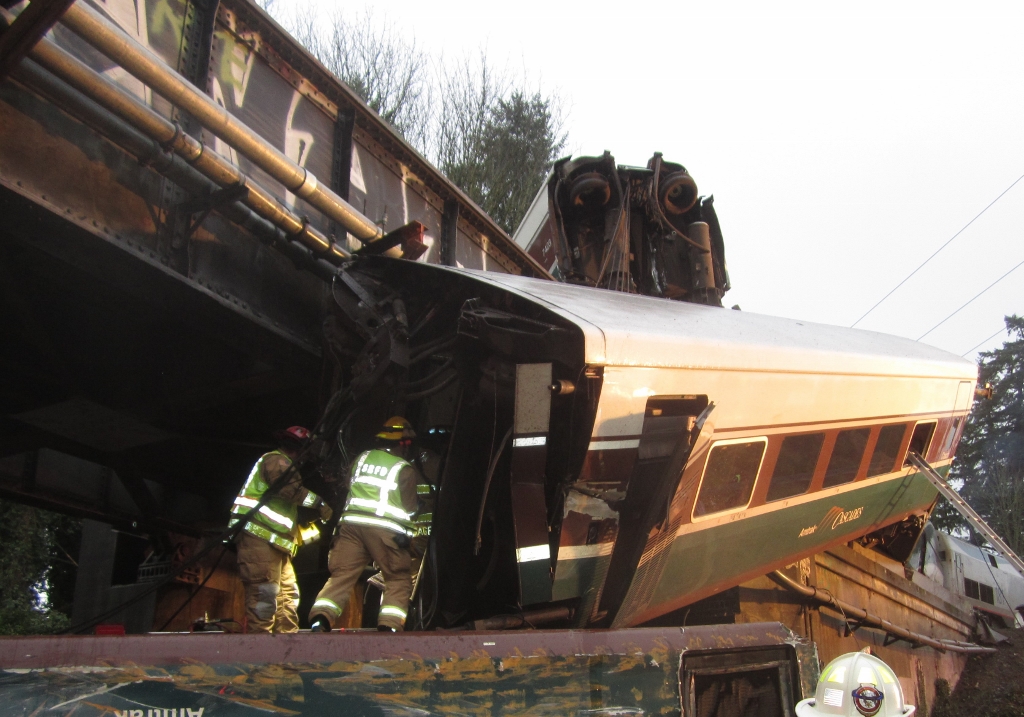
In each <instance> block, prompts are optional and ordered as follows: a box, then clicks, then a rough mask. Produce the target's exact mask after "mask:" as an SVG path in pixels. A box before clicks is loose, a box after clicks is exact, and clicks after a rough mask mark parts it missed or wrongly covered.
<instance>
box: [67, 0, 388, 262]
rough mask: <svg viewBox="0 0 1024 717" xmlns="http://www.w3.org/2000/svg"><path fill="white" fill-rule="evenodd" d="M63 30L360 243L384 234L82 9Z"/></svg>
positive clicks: (140, 48)
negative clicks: (184, 114) (97, 52)
mask: <svg viewBox="0 0 1024 717" xmlns="http://www.w3.org/2000/svg"><path fill="white" fill-rule="evenodd" d="M61 22H62V24H64V25H65V26H67V27H68V28H69V29H70V30H72V31H73V32H74V33H75V34H77V35H78V36H80V37H81V38H82V39H83V40H85V41H86V42H88V43H89V44H90V45H92V46H93V47H95V48H96V49H97V50H99V51H100V52H102V53H103V54H105V55H106V56H107V57H109V58H110V59H112V60H114V61H115V62H116V63H117V64H119V65H121V67H123V68H124V69H125V70H127V71H128V72H129V73H131V74H132V75H134V76H135V77H137V78H138V79H139V80H141V81H142V82H143V83H144V84H146V85H148V86H150V87H151V88H152V89H153V90H154V91H155V92H157V93H158V94H160V95H162V96H163V97H164V99H166V100H167V101H168V102H170V103H171V104H173V105H175V106H177V107H179V108H180V109H182V110H184V111H185V112H188V113H189V114H190V115H192V116H193V117H195V119H196V120H197V121H198V122H199V123H200V124H201V125H203V126H204V127H206V129H208V130H210V132H212V133H213V134H215V135H217V136H218V137H220V138H221V139H223V140H224V141H225V142H227V143H228V144H229V145H231V146H232V147H233V148H235V149H236V150H237V151H238V152H240V153H241V154H243V155H245V156H246V157H248V158H249V159H250V160H251V161H252V162H253V163H254V164H255V165H256V166H258V167H259V168H260V169H262V170H263V171H265V172H266V173H267V174H269V175H270V176H271V177H273V178H274V179H276V180H277V181H279V182H281V184H283V185H284V186H285V188H286V189H288V191H290V192H292V193H293V194H295V195H296V196H297V197H301V198H302V199H304V200H306V201H307V202H309V203H310V204H311V205H312V206H314V207H316V208H317V209H319V210H320V211H322V212H323V213H324V214H326V215H327V216H328V217H329V218H330V219H332V220H334V221H336V222H338V224H340V225H341V226H342V227H344V229H345V230H346V231H348V232H349V233H350V234H352V235H353V236H354V237H355V238H356V239H358V240H359V241H361V242H363V243H368V242H372V241H375V240H377V239H380V238H381V237H382V236H383V235H384V231H383V229H381V228H380V227H379V226H377V225H376V224H375V223H374V222H373V221H371V220H370V219H369V218H368V217H366V216H365V215H363V214H362V213H361V212H359V211H358V210H357V209H356V208H355V207H353V206H352V205H351V204H349V203H348V202H346V201H345V200H344V199H342V198H341V197H339V196H338V195H337V194H335V193H334V192H332V191H331V190H330V189H329V188H327V187H326V186H324V185H323V184H321V183H320V181H319V180H318V179H317V178H316V176H315V175H314V174H313V173H312V172H310V171H309V170H307V169H306V168H304V167H301V166H299V165H298V164H297V163H296V162H295V161H293V160H292V159H290V158H289V157H287V156H286V155H285V154H284V153H283V152H281V151H280V150H278V149H277V148H276V147H274V146H273V145H271V144H270V143H269V142H267V141H266V140H264V139H263V138H262V137H260V136H259V134H257V133H256V132H255V131H253V130H252V129H251V128H250V127H249V126H248V125H246V124H245V123H244V122H242V121H241V120H239V119H238V118H237V117H235V116H234V115H232V114H231V113H230V112H228V111H227V110H226V109H225V108H223V107H221V106H220V105H218V104H217V103H216V102H214V101H213V99H212V98H210V97H208V96H207V95H205V94H203V93H202V92H200V91H199V90H198V89H196V88H195V87H194V86H193V85H192V84H191V83H189V82H188V81H187V80H185V79H184V78H183V77H181V76H180V75H178V74H177V73H176V72H174V71H173V70H171V69H170V68H169V67H168V66H167V65H166V64H164V62H163V61H162V60H161V59H160V58H159V57H157V56H156V55H155V54H154V53H153V52H152V51H151V50H150V49H149V48H147V47H145V46H144V45H141V44H140V43H138V42H137V41H135V40H134V39H133V38H131V37H129V36H128V35H127V34H125V33H124V32H123V31H122V30H121V29H120V28H118V27H116V26H115V25H114V24H113V23H111V22H110V21H109V20H107V19H106V18H104V17H103V16H102V15H100V13H98V12H96V11H95V10H93V9H92V8H89V7H88V6H87V5H85V3H76V4H75V5H72V6H71V7H70V8H68V10H67V12H65V14H64V17H63V18H62V19H61Z"/></svg>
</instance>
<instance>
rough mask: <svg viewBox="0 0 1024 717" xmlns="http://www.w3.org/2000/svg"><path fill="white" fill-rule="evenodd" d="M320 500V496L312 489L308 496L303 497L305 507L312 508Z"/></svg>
mask: <svg viewBox="0 0 1024 717" xmlns="http://www.w3.org/2000/svg"><path fill="white" fill-rule="evenodd" d="M319 502H320V496H318V495H317V494H316V493H314V492H312V491H310V492H309V493H307V494H306V497H305V498H303V499H302V507H303V508H312V507H313V506H314V505H316V504H317V503H319Z"/></svg>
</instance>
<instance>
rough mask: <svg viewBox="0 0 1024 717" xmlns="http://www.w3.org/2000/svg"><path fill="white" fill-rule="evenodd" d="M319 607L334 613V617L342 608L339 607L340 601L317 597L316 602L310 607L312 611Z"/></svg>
mask: <svg viewBox="0 0 1024 717" xmlns="http://www.w3.org/2000/svg"><path fill="white" fill-rule="evenodd" d="M317 608H326V609H328V610H330V611H331V612H332V613H334V617H337V616H338V615H340V614H341V608H340V607H338V603H336V602H334V601H333V600H331V599H329V598H317V599H316V602H314V603H313V607H311V608H310V612H313V611H314V610H316V609H317Z"/></svg>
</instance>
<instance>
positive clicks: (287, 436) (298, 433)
mask: <svg viewBox="0 0 1024 717" xmlns="http://www.w3.org/2000/svg"><path fill="white" fill-rule="evenodd" d="M309 437H310V433H309V429H307V428H303V427H302V426H291V427H289V428H285V429H283V430H280V431H274V438H275V439H276V440H278V441H281V442H282V443H289V444H294V445H297V446H301V445H302V444H303V443H305V442H306V441H308V440H309Z"/></svg>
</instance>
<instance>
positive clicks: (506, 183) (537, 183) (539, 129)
mask: <svg viewBox="0 0 1024 717" xmlns="http://www.w3.org/2000/svg"><path fill="white" fill-rule="evenodd" d="M474 135H475V136H474ZM474 135H471V136H469V137H468V138H467V139H468V142H467V144H468V147H469V150H470V151H469V152H467V153H466V156H464V157H462V158H460V161H454V162H451V161H442V162H441V164H440V169H441V171H442V172H444V173H445V174H446V175H448V177H449V179H451V180H452V181H453V182H455V183H456V184H457V185H459V187H461V188H462V190H463V191H464V192H466V194H468V195H469V197H470V198H471V199H472V200H473V201H474V202H476V203H477V204H479V205H480V207H481V208H482V209H483V210H484V211H486V212H487V213H488V214H490V215H491V218H493V219H494V221H495V222H497V224H498V226H500V227H501V228H502V229H504V230H505V231H506V232H508V233H509V234H512V233H513V232H515V230H516V227H517V226H518V224H519V222H520V221H521V220H522V218H523V216H524V215H525V214H526V210H527V209H529V208H530V202H531V201H533V197H534V195H536V194H537V190H539V189H540V187H541V185H542V184H543V183H544V179H545V177H547V174H548V171H549V170H550V169H551V164H552V163H553V162H554V161H555V159H557V158H558V154H559V153H560V152H561V151H562V148H563V147H564V146H565V135H560V134H559V133H558V131H557V125H556V120H555V118H554V117H553V115H552V111H551V101H550V99H547V98H544V97H542V96H541V95H540V93H535V94H533V95H532V96H528V95H527V94H526V93H524V92H523V91H521V90H513V91H512V92H511V93H510V94H509V95H508V97H497V98H496V99H495V100H494V102H493V103H492V104H491V106H489V107H486V109H485V115H484V121H483V123H482V126H479V127H477V128H476V131H475V133H474Z"/></svg>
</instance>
